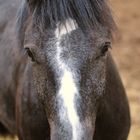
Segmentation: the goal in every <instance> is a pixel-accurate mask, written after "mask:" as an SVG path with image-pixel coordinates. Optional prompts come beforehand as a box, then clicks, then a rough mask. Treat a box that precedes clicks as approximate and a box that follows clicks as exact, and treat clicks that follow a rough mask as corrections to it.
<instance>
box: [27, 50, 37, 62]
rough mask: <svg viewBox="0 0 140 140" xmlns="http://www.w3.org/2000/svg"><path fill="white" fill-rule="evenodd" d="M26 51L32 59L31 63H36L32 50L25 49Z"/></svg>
mask: <svg viewBox="0 0 140 140" xmlns="http://www.w3.org/2000/svg"><path fill="white" fill-rule="evenodd" d="M25 50H26V53H27V54H28V56H29V57H30V58H31V61H32V62H35V58H34V55H33V53H32V52H31V50H30V48H25Z"/></svg>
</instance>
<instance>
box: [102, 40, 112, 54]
mask: <svg viewBox="0 0 140 140" xmlns="http://www.w3.org/2000/svg"><path fill="white" fill-rule="evenodd" d="M109 48H111V43H110V42H106V43H105V44H104V45H103V46H102V48H101V55H102V56H105V54H106V52H107V51H108V49H109Z"/></svg>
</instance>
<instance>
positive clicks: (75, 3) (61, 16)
mask: <svg viewBox="0 0 140 140" xmlns="http://www.w3.org/2000/svg"><path fill="white" fill-rule="evenodd" d="M24 5H26V6H22V7H23V8H22V10H20V15H19V16H18V17H19V19H18V20H21V21H22V18H24V19H25V15H24V14H21V13H22V12H21V11H23V13H27V12H25V9H26V10H27V7H28V10H29V11H30V14H31V15H32V18H33V23H34V24H36V25H39V26H41V28H47V27H54V26H55V25H56V23H58V22H61V23H64V24H65V20H66V19H68V18H72V19H74V20H75V21H76V22H77V24H78V26H79V27H80V28H82V29H83V28H90V29H92V28H98V27H99V26H103V27H105V28H107V29H108V30H109V32H112V31H113V29H114V27H115V22H114V20H113V18H112V15H111V10H110V8H109V7H108V5H107V2H106V0H27V1H24ZM25 7H26V8H25ZM20 16H21V17H20Z"/></svg>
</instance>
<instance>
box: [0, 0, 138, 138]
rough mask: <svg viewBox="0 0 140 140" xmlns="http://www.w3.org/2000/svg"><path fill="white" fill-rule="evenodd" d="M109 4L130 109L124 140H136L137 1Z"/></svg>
mask: <svg viewBox="0 0 140 140" xmlns="http://www.w3.org/2000/svg"><path fill="white" fill-rule="evenodd" d="M110 5H111V7H112V11H113V16H114V18H115V21H116V24H117V26H118V31H117V35H116V36H115V39H114V41H113V49H112V55H113V56H114V60H115V62H116V64H117V66H118V69H119V72H120V75H121V77H122V80H123V83H124V86H125V88H126V91H127V95H128V99H129V103H130V110H131V119H132V126H131V131H130V134H129V138H128V140H140V93H139V91H140V0H110ZM0 140H11V139H10V138H0Z"/></svg>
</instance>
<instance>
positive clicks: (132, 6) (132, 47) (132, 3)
mask: <svg viewBox="0 0 140 140" xmlns="http://www.w3.org/2000/svg"><path fill="white" fill-rule="evenodd" d="M110 1H111V6H112V9H113V12H114V13H113V14H114V17H115V20H116V23H117V26H118V31H117V35H116V37H115V39H114V43H113V50H112V54H113V56H114V59H115V61H116V63H117V66H118V68H119V71H120V74H121V77H122V79H123V82H124V85H125V88H126V91H127V95H128V99H129V103H130V110H131V118H132V127H131V131H130V135H129V140H140V0H110Z"/></svg>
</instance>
